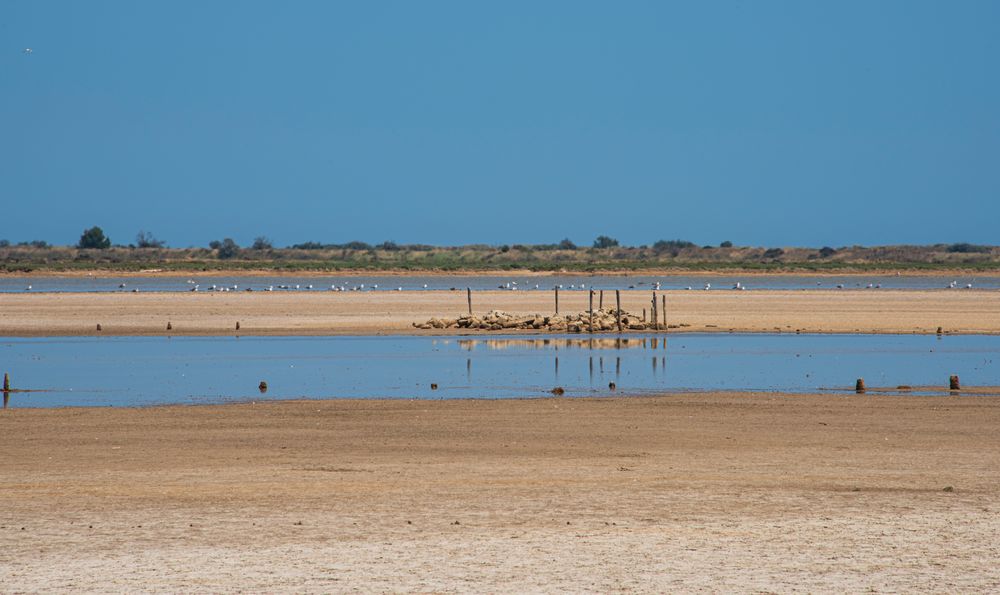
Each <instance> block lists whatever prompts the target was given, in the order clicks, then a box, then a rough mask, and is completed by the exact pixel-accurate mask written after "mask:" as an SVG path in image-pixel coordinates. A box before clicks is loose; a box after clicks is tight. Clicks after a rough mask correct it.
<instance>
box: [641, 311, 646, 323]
mask: <svg viewBox="0 0 1000 595" xmlns="http://www.w3.org/2000/svg"><path fill="white" fill-rule="evenodd" d="M642 321H643V322H646V309H645V308H643V309H642Z"/></svg>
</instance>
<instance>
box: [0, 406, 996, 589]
mask: <svg viewBox="0 0 1000 595" xmlns="http://www.w3.org/2000/svg"><path fill="white" fill-rule="evenodd" d="M997 427H1000V401H997V400H996V399H986V398H977V397H961V396H959V397H945V398H923V397H905V398H893V397H871V396H849V397H840V396H827V395H800V396H783V395H760V394H757V395H740V394H699V395H667V396H663V397H654V398H619V399H580V400H574V399H538V400H507V401H444V402H427V401H301V402H285V403H257V404H242V405H225V406H204V407H153V408H144V409H108V408H92V409H53V410H18V409H13V410H7V411H3V412H0V452H3V453H4V462H3V464H2V465H0V497H2V499H3V502H4V506H3V507H2V508H0V536H2V537H0V538H2V540H3V543H4V547H3V548H2V549H0V577H3V585H4V587H3V588H4V590H5V591H15V592H16V591H52V590H64V591H66V590H72V591H81V590H99V591H136V590H141V591H156V590H163V591H213V592H217V591H228V592H232V591H248V590H249V591H268V592H275V591H279V592H287V591H297V592H302V591H307V592H330V591H334V592H342V591H348V590H362V591H374V590H378V591H385V590H391V591H423V592H427V591H520V592H524V591H549V592H552V591H575V592H581V591H590V592H607V591H611V590H629V591H640V592H664V591H675V592H676V591H694V590H709V591H741V592H746V591H776V592H787V591H791V590H801V591H811V592H828V591H852V592H857V591H862V590H869V589H870V590H873V591H879V592H881V591H896V592H905V591H910V592H912V591H920V592H974V591H975V592H986V591H995V590H997V589H1000V570H998V568H997V566H996V565H995V564H994V561H995V560H996V559H998V558H1000V545H998V543H997V541H996V535H997V534H998V531H1000V505H998V502H1000V499H998V496H1000V460H998V455H997V453H998V452H1000V434H998V433H997V431H996V428H997Z"/></svg>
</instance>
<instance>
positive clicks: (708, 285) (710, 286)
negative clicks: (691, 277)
mask: <svg viewBox="0 0 1000 595" xmlns="http://www.w3.org/2000/svg"><path fill="white" fill-rule="evenodd" d="M709 289H712V284H711V283H706V284H705V291H708V290H709Z"/></svg>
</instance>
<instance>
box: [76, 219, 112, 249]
mask: <svg viewBox="0 0 1000 595" xmlns="http://www.w3.org/2000/svg"><path fill="white" fill-rule="evenodd" d="M110 247H111V238H108V237H107V236H105V235H104V230H102V229H101V228H100V227H97V226H96V225H95V226H94V227H91V228H90V229H85V230H84V231H83V235H81V236H80V242H79V243H77V248H81V249H85V250H86V249H95V250H106V249H108V248H110Z"/></svg>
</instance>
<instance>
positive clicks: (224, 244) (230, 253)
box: [209, 238, 240, 260]
mask: <svg viewBox="0 0 1000 595" xmlns="http://www.w3.org/2000/svg"><path fill="white" fill-rule="evenodd" d="M209 246H210V247H212V249H213V250H216V251H218V257H219V258H221V259H223V260H226V259H229V258H233V257H234V256H236V255H238V254H239V253H240V245H239V244H237V243H236V242H234V241H233V239H232V238H226V239H224V240H222V241H221V242H212V243H210V244H209Z"/></svg>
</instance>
